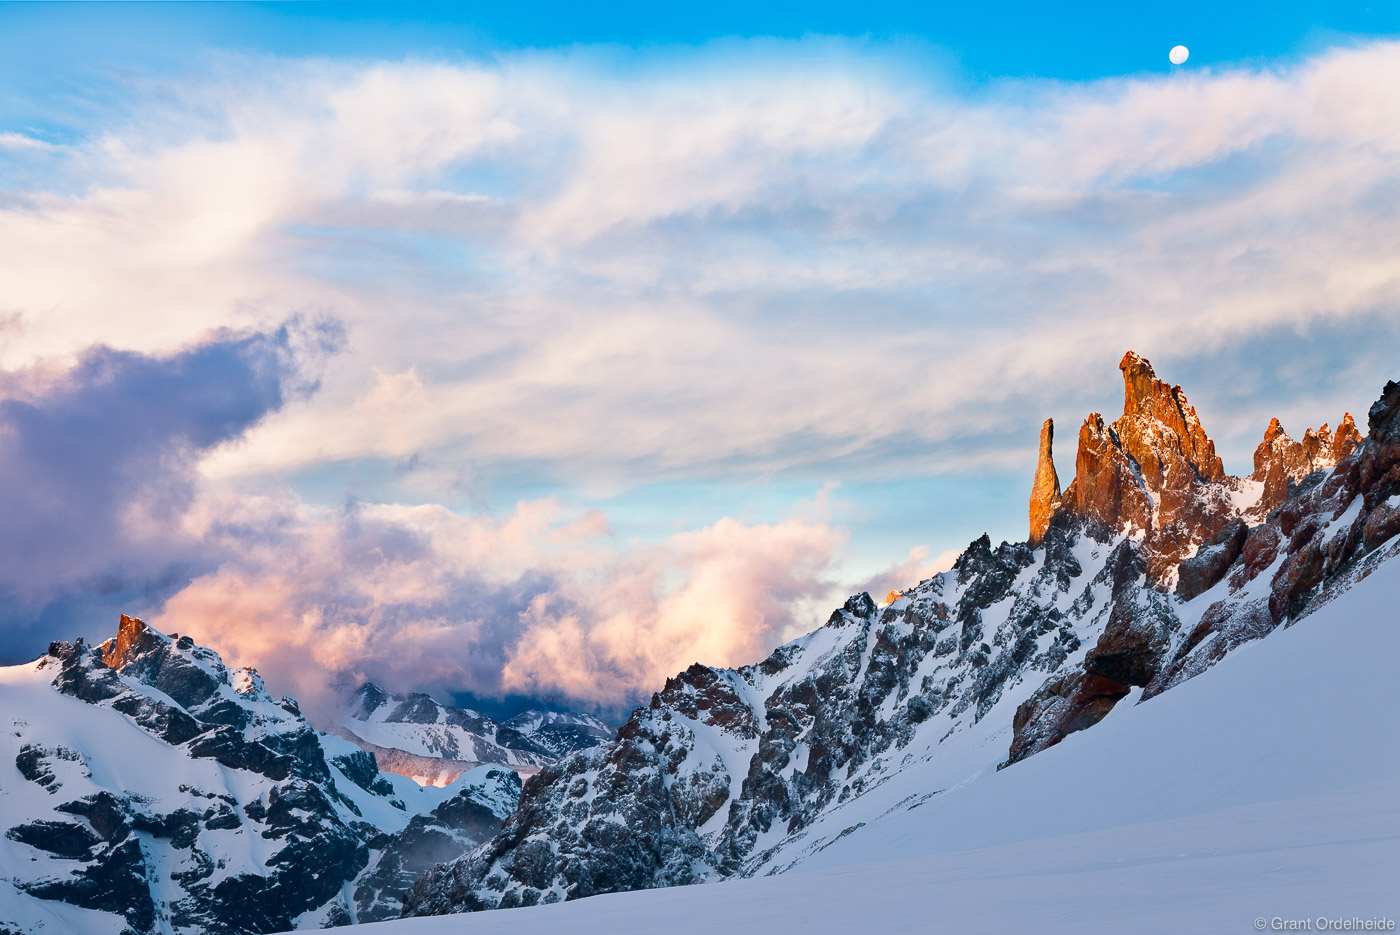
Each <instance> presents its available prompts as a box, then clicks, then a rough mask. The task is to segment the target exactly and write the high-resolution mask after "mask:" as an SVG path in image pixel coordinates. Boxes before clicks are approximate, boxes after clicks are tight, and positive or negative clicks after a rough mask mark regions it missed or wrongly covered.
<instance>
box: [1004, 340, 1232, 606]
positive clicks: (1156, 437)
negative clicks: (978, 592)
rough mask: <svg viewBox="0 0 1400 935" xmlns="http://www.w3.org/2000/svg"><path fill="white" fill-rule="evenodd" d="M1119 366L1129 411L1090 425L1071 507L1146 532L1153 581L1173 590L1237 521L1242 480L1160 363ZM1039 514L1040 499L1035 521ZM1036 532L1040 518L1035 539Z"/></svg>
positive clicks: (1068, 494) (1066, 505)
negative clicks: (1182, 568) (1157, 368)
mask: <svg viewBox="0 0 1400 935" xmlns="http://www.w3.org/2000/svg"><path fill="white" fill-rule="evenodd" d="M1118 369H1119V370H1121V371H1122V373H1123V414H1122V415H1121V416H1120V417H1119V418H1118V419H1117V420H1115V421H1114V422H1113V423H1112V424H1111V425H1108V424H1105V422H1104V419H1103V416H1101V415H1099V414H1098V413H1090V414H1089V417H1088V418H1087V419H1085V420H1084V424H1083V426H1081V427H1080V430H1079V451H1078V453H1077V454H1076V456H1075V476H1074V481H1073V482H1072V483H1071V484H1070V485H1069V488H1068V489H1067V490H1066V491H1065V493H1064V498H1063V510H1064V511H1065V512H1066V513H1067V514H1069V515H1070V516H1073V517H1077V518H1081V519H1086V520H1090V521H1093V522H1095V523H1098V524H1100V525H1102V526H1104V527H1106V528H1107V529H1110V530H1120V529H1121V530H1125V531H1129V532H1133V533H1137V534H1140V535H1141V536H1142V537H1143V539H1144V543H1145V545H1146V562H1147V574H1148V577H1149V578H1150V579H1151V580H1152V581H1153V582H1154V583H1155V584H1158V585H1160V586H1163V587H1166V586H1169V585H1170V584H1171V583H1172V581H1173V580H1174V575H1175V569H1176V566H1177V564H1178V563H1179V562H1180V561H1181V560H1182V559H1183V558H1185V557H1186V556H1187V555H1190V554H1191V553H1192V552H1193V551H1195V549H1196V548H1197V546H1199V545H1200V544H1201V543H1202V542H1205V541H1207V540H1209V539H1210V538H1211V537H1213V536H1214V535H1215V534H1216V533H1217V532H1219V530H1220V529H1221V527H1223V526H1224V525H1225V524H1226V523H1227V522H1229V520H1230V519H1231V517H1232V515H1233V513H1234V512H1235V511H1234V506H1233V504H1234V499H1235V498H1234V497H1233V496H1232V493H1233V491H1235V490H1237V489H1238V488H1239V482H1238V481H1237V480H1235V479H1234V478H1231V477H1228V476H1227V475H1226V474H1225V468H1224V465H1223V464H1222V463H1221V461H1220V458H1219V456H1218V455H1216V453H1215V442H1213V441H1211V439H1210V436H1208V435H1207V434H1206V432H1205V429H1203V428H1202V427H1201V422H1200V419H1199V417H1197V415H1196V410H1195V407H1193V406H1192V405H1191V404H1190V402H1188V401H1187V399H1186V394H1185V393H1183V392H1182V390H1181V387H1180V386H1168V385H1167V384H1166V383H1164V382H1162V381H1161V380H1159V379H1157V375H1156V374H1155V373H1154V372H1153V370H1152V364H1151V363H1150V362H1149V361H1147V360H1146V359H1145V358H1142V357H1139V356H1138V355H1137V354H1135V353H1133V352H1132V351H1129V352H1128V353H1127V354H1125V355H1124V356H1123V360H1122V362H1121V363H1120V364H1119V365H1118ZM1037 509H1038V507H1037V504H1036V503H1035V502H1034V500H1033V501H1032V504H1031V512H1032V515H1033V516H1034V515H1035V514H1036V512H1037ZM1034 527H1035V521H1034V520H1033V522H1032V536H1031V538H1032V541H1036V537H1035V532H1034Z"/></svg>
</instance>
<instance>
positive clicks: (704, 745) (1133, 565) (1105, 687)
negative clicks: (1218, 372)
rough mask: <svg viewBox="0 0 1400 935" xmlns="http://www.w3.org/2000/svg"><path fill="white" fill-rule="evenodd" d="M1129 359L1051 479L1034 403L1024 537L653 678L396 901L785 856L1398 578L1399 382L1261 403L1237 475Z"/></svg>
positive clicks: (605, 883) (791, 857)
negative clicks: (1105, 406)
mask: <svg viewBox="0 0 1400 935" xmlns="http://www.w3.org/2000/svg"><path fill="white" fill-rule="evenodd" d="M1121 369H1122V371H1123V374H1124V383H1125V399H1124V413H1123V416H1122V417H1120V418H1119V419H1117V420H1115V421H1114V422H1113V423H1112V424H1107V423H1106V422H1105V421H1104V419H1103V418H1102V417H1101V416H1099V415H1098V414H1097V413H1095V414H1091V415H1090V416H1089V417H1088V418H1087V419H1086V420H1085V422H1084V424H1083V426H1082V427H1081V429H1080V433H1079V439H1078V442H1079V444H1078V451H1077V455H1076V473H1075V478H1074V481H1073V482H1072V483H1071V484H1070V486H1069V487H1068V488H1066V489H1065V490H1063V491H1061V489H1060V486H1059V482H1058V478H1057V474H1056V472H1055V470H1054V464H1053V452H1052V439H1053V427H1052V426H1050V425H1049V424H1047V426H1046V429H1045V432H1044V434H1043V438H1042V446H1041V464H1040V465H1039V466H1038V469H1037V471H1036V480H1035V484H1034V487H1033V491H1032V497H1031V508H1030V517H1031V536H1030V539H1029V541H1027V542H1024V543H1002V544H1001V545H999V546H996V547H995V548H994V547H993V546H992V545H991V543H990V541H989V540H988V539H987V537H985V536H983V537H982V538H981V539H978V540H977V541H975V542H973V543H972V544H971V546H969V548H968V549H967V551H966V552H964V553H963V555H962V556H961V557H960V558H959V560H958V562H957V564H956V566H955V567H954V569H953V570H952V571H950V572H948V573H945V574H942V575H938V576H935V577H934V578H931V579H929V580H927V581H924V582H922V583H921V584H919V585H917V586H916V587H913V588H911V589H909V590H908V591H906V592H904V593H902V594H893V595H891V597H890V599H889V600H888V602H887V603H886V604H885V605H884V606H878V605H877V604H876V603H875V602H874V601H873V600H872V599H871V598H870V597H869V595H865V594H861V595H857V596H855V597H852V598H851V599H850V600H849V601H847V602H846V604H845V605H844V606H843V607H841V608H840V609H838V610H837V611H835V612H834V613H833V614H832V615H831V617H830V619H829V620H828V621H827V623H826V625H825V626H823V627H822V628H820V629H818V630H816V631H814V632H813V633H811V634H809V635H807V636H805V637H803V638H801V639H799V640H796V641H794V642H792V643H789V644H787V645H785V646H782V647H779V648H778V649H777V650H775V651H774V652H773V653H772V655H771V656H769V657H768V658H767V659H766V660H764V661H762V662H760V663H757V664H755V665H751V666H745V667H743V668H740V669H719V668H712V667H708V666H703V665H698V664H697V665H695V666H692V667H691V668H690V669H688V670H686V671H685V672H683V673H681V674H680V675H678V676H677V677H675V678H673V679H670V680H669V681H668V682H667V683H666V685H665V687H664V688H663V689H662V690H661V691H659V692H657V693H656V694H655V695H654V696H653V697H652V700H651V703H650V705H649V706H647V707H645V708H639V709H637V710H636V711H635V712H634V713H633V715H632V717H631V718H630V719H629V720H628V721H627V723H626V724H625V725H623V727H622V728H621V729H620V730H619V731H618V733H617V736H616V738H615V739H614V740H613V741H612V742H610V743H608V744H604V745H602V746H600V747H596V748H593V749H591V750H586V751H582V752H579V753H575V754H573V755H571V756H569V757H567V758H565V759H563V760H561V761H560V762H558V763H555V764H552V765H550V766H547V767H545V768H544V769H542V770H541V771H540V772H539V773H538V774H537V775H535V776H533V777H531V778H530V779H529V780H528V781H527V782H526V783H525V787H524V793H523V795H522V798H521V800H520V804H519V806H518V808H517V810H516V812H515V813H514V814H513V815H512V816H511V817H510V818H509V819H508V820H507V821H506V823H505V825H504V826H503V827H502V829H501V831H500V833H499V834H497V835H496V836H495V837H494V838H492V839H491V840H489V841H487V842H485V843H484V844H482V845H480V846H479V847H477V848H476V849H474V850H473V851H472V852H470V853H469V854H467V855H465V856H463V857H461V858H460V859H458V860H456V861H453V862H451V863H449V864H445V865H443V866H440V867H438V868H435V869H434V870H433V871H431V872H430V873H428V874H427V875H426V876H425V877H424V878H423V879H422V880H420V881H419V882H418V883H417V884H416V885H415V886H414V888H413V892H412V895H411V896H410V898H409V900H408V906H407V912H408V913H409V914H417V915H429V914H439V913H447V912H460V911H472V910H479V909H493V908H501V907H511V906H529V905H534V904H542V903H552V902H558V901H562V900H569V899H577V898H579V897H584V896H590V895H595V894H600V893H611V892H617V891H623V890H635V889H647V888H654V887H665V886H671V885H676V884H687V883H698V882H705V881H711V880H719V879H727V878H734V877H746V876H756V875H764V874H770V873H775V872H781V871H785V870H789V869H793V868H798V867H801V866H802V865H803V864H804V863H805V862H807V861H811V860H814V859H815V858H816V857H817V855H819V854H822V853H823V852H824V851H826V850H827V849H828V848H832V847H837V846H840V845H839V842H841V841H842V840H843V839H844V838H846V837H847V836H850V835H855V834H858V833H859V832H860V830H861V826H862V822H860V821H854V822H847V821H846V820H845V819H844V818H840V819H838V818H835V817H833V816H837V815H843V816H844V815H850V814H854V813H857V812H860V811H862V810H866V811H868V809H862V808H860V807H858V806H857V805H856V804H855V803H859V802H866V803H869V802H875V801H880V802H883V801H885V797H886V796H885V795H883V794H882V795H879V796H877V795H875V793H876V792H877V790H881V789H886V790H889V789H902V790H905V794H904V795H903V797H902V798H901V799H900V800H899V803H898V805H899V807H901V808H904V809H905V810H907V809H910V808H915V807H917V806H919V805H921V804H925V803H929V802H931V801H933V800H934V798H935V797H936V796H938V795H940V794H941V793H942V792H943V791H944V790H948V789H950V788H954V787H957V786H958V784H960V783H962V782H964V781H967V780H968V779H969V778H970V777H971V776H972V775H975V774H976V773H977V772H978V771H980V770H985V768H986V766H987V765H988V764H989V763H990V764H992V765H996V766H1002V767H1007V766H1009V767H1011V769H1010V770H1007V772H1008V773H1010V772H1012V771H1014V770H1017V769H1021V768H1022V767H1021V766H1020V761H1023V760H1025V759H1026V758H1027V757H1029V756H1031V755H1032V754H1036V753H1039V752H1041V751H1045V750H1047V749H1048V748H1051V747H1053V746H1055V745H1056V744H1058V743H1060V742H1061V741H1063V740H1064V739H1065V738H1066V737H1068V736H1071V735H1072V734H1074V733H1075V732H1077V731H1081V730H1084V729H1085V728H1088V727H1092V726H1093V725H1095V724H1096V723H1098V722H1099V721H1101V720H1102V719H1103V718H1104V717H1105V716H1106V715H1107V714H1108V713H1109V712H1110V711H1113V710H1115V708H1116V707H1117V706H1118V703H1119V702H1120V701H1123V700H1125V699H1128V700H1130V701H1132V702H1139V701H1143V700H1147V699H1152V698H1154V697H1156V696H1159V695H1161V694H1162V693H1164V692H1166V691H1168V690H1170V689H1174V688H1175V687H1177V686H1179V685H1181V684H1182V683H1183V682H1186V681H1187V680H1188V679H1191V678H1193V677H1194V676H1196V675H1198V674H1200V673H1202V672H1204V671H1206V670H1207V669H1209V668H1211V667H1212V666H1213V665H1215V664H1216V663H1218V662H1220V661H1221V660H1222V659H1224V658H1225V657H1226V656H1227V655H1228V654H1230V653H1232V651H1233V650H1235V649H1236V648H1237V647H1239V646H1241V645H1242V644H1246V643H1249V642H1251V641H1254V640H1257V639H1259V638H1261V637H1265V636H1268V635H1270V634H1271V633H1273V632H1275V631H1277V630H1280V629H1282V628H1286V627H1289V626H1291V625H1293V624H1294V623H1297V622H1298V621H1300V620H1302V619H1304V618H1306V617H1308V616H1309V615H1310V614H1312V613H1314V612H1316V611H1317V610H1318V609H1319V608H1322V607H1324V606H1326V605H1327V604H1328V603H1329V602H1331V601H1333V600H1335V599H1336V598H1338V597H1339V596H1341V595H1344V594H1346V593H1347V592H1348V590H1349V589H1350V588H1351V587H1352V586H1353V585H1355V584H1356V583H1357V582H1358V581H1360V580H1362V579H1364V578H1366V577H1367V576H1368V575H1371V574H1373V573H1374V572H1376V571H1377V570H1378V569H1380V568H1382V567H1385V568H1386V569H1387V580H1393V579H1394V575H1393V574H1391V572H1392V571H1393V568H1394V564H1393V563H1394V559H1395V557H1396V555H1397V552H1400V541H1397V538H1396V537H1397V534H1400V385H1397V384H1395V383H1390V384H1388V385H1387V386H1386V388H1385V391H1384V394H1383V396H1382V397H1381V399H1380V400H1379V401H1378V402H1377V403H1376V404H1375V405H1374V406H1373V407H1372V408H1371V410H1370V413H1369V430H1370V435H1369V437H1368V438H1365V439H1361V438H1360V437H1359V433H1358V432H1355V431H1354V427H1353V431H1351V432H1347V431H1345V430H1344V431H1342V432H1339V433H1338V436H1337V437H1336V438H1329V442H1328V444H1327V445H1326V446H1323V445H1320V444H1317V443H1316V440H1317V439H1320V437H1321V436H1322V435H1323V434H1325V433H1323V432H1310V433H1309V435H1308V436H1305V439H1307V438H1308V437H1312V438H1313V439H1314V440H1315V442H1314V445H1313V448H1315V449H1316V450H1314V451H1312V452H1311V454H1309V456H1308V457H1306V458H1294V457H1292V455H1291V454H1290V453H1291V452H1292V448H1291V447H1290V445H1289V444H1288V443H1287V442H1281V441H1280V438H1279V435H1280V433H1279V432H1276V431H1275V430H1274V427H1272V426H1271V428H1270V431H1269V433H1268V434H1266V438H1265V441H1264V443H1263V444H1261V446H1260V451H1259V452H1258V453H1256V459H1255V460H1256V464H1255V471H1254V474H1253V475H1252V476H1251V477H1250V478H1234V477H1230V476H1228V475H1227V474H1226V473H1225V471H1224V468H1223V465H1222V464H1221V462H1220V459H1219V458H1218V457H1217V456H1216V454H1215V449H1214V444H1213V442H1211V440H1210V438H1209V437H1208V436H1207V435H1206V433H1205V431H1204V429H1203V428H1202V426H1201V422H1200V419H1199V418H1198V416H1197V414H1196V412H1195V410H1194V409H1193V408H1192V407H1191V406H1190V404H1189V403H1188V402H1187V400H1186V397H1185V395H1184V393H1182V391H1181V388H1180V387H1171V386H1168V385H1167V384H1165V383H1163V382H1161V381H1160V380H1158V379H1157V378H1156V375H1155V374H1154V373H1153V371H1152V368H1151V366H1150V364H1149V363H1148V362H1147V361H1146V360H1144V359H1142V358H1140V357H1138V356H1137V355H1135V354H1132V353H1129V354H1128V355H1126V356H1125V357H1124V359H1123V363H1122V365H1121ZM1350 422H1351V420H1350V418H1349V417H1348V418H1346V419H1344V420H1343V425H1344V426H1349V425H1350ZM1324 447H1325V449H1326V450H1325V451H1324V450H1323V449H1324ZM1279 497H1282V499H1281V500H1279V501H1278V502H1277V504H1276V505H1275V503H1274V500H1275V499H1277V498H1279ZM1271 498H1273V499H1271ZM887 805H890V807H893V805H892V804H891V803H887ZM1063 807H1067V808H1076V809H1086V808H1092V805H1091V804H1090V803H1088V802H1087V801H1081V802H1071V803H1066V804H1065V805H1064V806H1063Z"/></svg>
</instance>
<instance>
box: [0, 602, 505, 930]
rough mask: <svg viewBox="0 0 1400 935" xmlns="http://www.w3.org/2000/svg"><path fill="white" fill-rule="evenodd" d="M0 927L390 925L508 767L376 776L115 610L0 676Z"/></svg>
mask: <svg viewBox="0 0 1400 935" xmlns="http://www.w3.org/2000/svg"><path fill="white" fill-rule="evenodd" d="M0 728H3V733H0V830H2V831H3V835H2V836H0V933H4V935H17V933H38V932H45V933H70V932H71V933H83V935H87V933H94V935H96V933H119V932H123V933H148V932H190V933H215V935H222V933H252V932H275V931H281V930H284V929H290V928H293V927H309V928H319V927H322V926H325V925H334V924H342V923H349V922H354V921H367V920H373V919H384V918H394V917H397V916H398V914H399V911H400V908H401V901H402V898H403V895H404V894H405V893H406V892H407V889H408V887H409V885H410V884H412V882H413V881H414V879H416V878H417V876H419V875H420V874H421V873H422V872H423V871H424V870H426V869H427V868H428V867H430V866H432V865H433V864H434V863H436V862H438V861H442V860H445V859H449V858H451V857H453V856H456V855H458V854H460V853H462V852H463V851H464V850H466V849H467V848H468V847H470V846H471V845H473V844H475V843H478V842H480V841H482V840H485V839H486V838H487V837H489V836H490V835H491V834H493V833H494V832H495V831H496V829H497V828H498V827H499V825H500V822H501V819H502V818H503V817H504V816H505V815H507V814H509V813H510V811H511V810H512V809H513V808H514V805H515V802H516V799H517V798H518V796H519V794H520V779H519V777H518V776H517V774H516V773H515V772H513V771H511V770H509V769H505V768H502V767H490V766H483V767H479V768H477V769H475V770H472V771H470V772H467V773H465V774H463V775H462V776H461V777H459V778H458V779H457V780H456V781H455V782H453V783H451V784H450V785H447V786H445V787H443V788H431V787H430V788H423V787H420V786H419V785H417V784H416V783H414V782H412V781H410V780H408V779H405V778H403V777H401V776H397V775H393V774H386V773H381V772H380V771H379V770H378V769H377V767H376V765H375V758H374V756H373V754H370V753H366V752H364V751H363V750H360V749H358V748H357V747H355V746H354V745H352V744H350V743H348V742H346V741H344V740H341V739H339V738H337V737H332V736H329V735H327V734H323V733H319V732H317V731H315V730H313V729H312V728H311V727H310V726H309V725H308V724H307V723H306V720H305V719H304V718H303V717H302V715H301V712H300V711H299V709H298V707H297V704H296V702H295V701H293V700H291V699H289V698H282V699H280V700H278V699H275V698H273V697H272V696H270V695H269V694H268V693H267V691H266V689H265V688H264V687H263V683H262V680H261V679H260V678H259V677H258V674H257V672H256V671H254V670H252V669H232V670H231V669H228V668H227V667H225V666H224V664H223V663H222V662H221V660H220V659H219V657H218V655H217V654H216V653H214V652H212V651H211V650H208V649H204V648H202V647H200V646H197V645H195V643H194V642H193V640H191V639H190V638H189V637H187V636H176V635H174V634H171V635H169V636H166V635H164V634H161V633H158V632H156V631H155V630H153V629H151V628H149V627H147V626H146V625H145V624H144V623H143V622H142V621H140V620H136V619H133V618H131V617H125V616H124V617H122V619H121V625H120V628H119V630H118V632H117V636H116V638H115V639H111V640H108V641H107V642H105V643H103V644H102V645H100V646H96V647H90V646H88V645H86V644H85V643H83V642H82V641H81V640H79V641H77V642H74V643H65V642H59V643H54V644H53V645H51V646H50V647H49V651H48V653H47V655H45V656H43V657H42V658H40V659H38V660H37V661H35V662H34V663H32V664H30V665H22V666H11V667H8V668H4V669H0Z"/></svg>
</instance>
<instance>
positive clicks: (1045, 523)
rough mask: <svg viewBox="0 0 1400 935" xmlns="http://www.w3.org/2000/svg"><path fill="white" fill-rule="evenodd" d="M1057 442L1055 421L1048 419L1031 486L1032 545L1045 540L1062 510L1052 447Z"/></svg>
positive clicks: (1042, 429)
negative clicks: (1051, 521)
mask: <svg viewBox="0 0 1400 935" xmlns="http://www.w3.org/2000/svg"><path fill="white" fill-rule="evenodd" d="M1054 440H1055V420H1054V419H1046V420H1045V424H1044V425H1042V426H1041V427H1040V457H1039V459H1038V460H1037V461H1036V466H1035V483H1034V484H1033V485H1032V486H1031V506H1030V519H1031V539H1030V541H1031V545H1032V546H1036V545H1039V544H1040V541H1041V540H1042V539H1044V538H1045V530H1046V529H1048V528H1049V527H1050V520H1051V518H1052V517H1053V516H1054V515H1055V513H1056V512H1057V511H1058V510H1059V509H1060V477H1059V475H1058V474H1056V473H1055V459H1054V456H1053V453H1052V451H1051V447H1052V446H1053V444H1054Z"/></svg>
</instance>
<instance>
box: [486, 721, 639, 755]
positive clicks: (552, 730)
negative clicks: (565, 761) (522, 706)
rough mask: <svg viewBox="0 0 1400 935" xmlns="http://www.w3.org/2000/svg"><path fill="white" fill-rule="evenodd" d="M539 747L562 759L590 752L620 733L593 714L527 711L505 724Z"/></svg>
mask: <svg viewBox="0 0 1400 935" xmlns="http://www.w3.org/2000/svg"><path fill="white" fill-rule="evenodd" d="M505 726H506V727H508V728H510V729H511V730H514V731H518V732H519V733H521V734H524V735H525V736H526V737H528V738H529V739H530V741H531V742H532V743H533V744H534V745H535V746H537V747H540V748H542V749H544V750H548V751H549V753H550V754H551V755H552V756H553V757H554V758H555V759H558V758H559V757H561V756H564V755H566V754H569V753H572V752H574V751H575V750H586V749H588V748H589V747H596V746H597V745H598V744H600V743H605V742H607V741H609V740H612V738H613V734H614V733H616V731H614V730H613V729H612V728H611V727H609V726H608V725H606V724H604V723H603V722H602V721H600V720H598V719H597V718H596V717H594V716H593V715H591V714H579V713H577V712H575V711H538V710H534V711H523V712H521V713H520V714H517V715H515V717H513V718H511V719H510V720H508V721H506V722H505Z"/></svg>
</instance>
